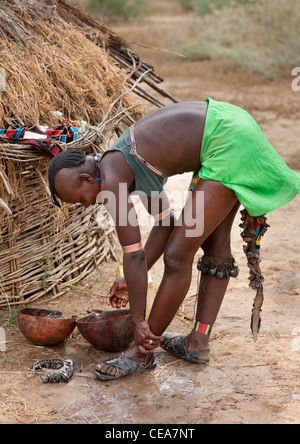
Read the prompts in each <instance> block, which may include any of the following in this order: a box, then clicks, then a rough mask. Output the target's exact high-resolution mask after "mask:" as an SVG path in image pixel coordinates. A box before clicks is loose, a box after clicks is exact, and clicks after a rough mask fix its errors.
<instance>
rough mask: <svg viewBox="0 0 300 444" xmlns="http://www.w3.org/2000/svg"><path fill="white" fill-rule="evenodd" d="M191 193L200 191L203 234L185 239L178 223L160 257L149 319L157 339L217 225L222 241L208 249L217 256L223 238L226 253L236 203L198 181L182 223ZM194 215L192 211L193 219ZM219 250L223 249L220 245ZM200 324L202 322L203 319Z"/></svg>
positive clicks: (225, 192)
mask: <svg viewBox="0 0 300 444" xmlns="http://www.w3.org/2000/svg"><path fill="white" fill-rule="evenodd" d="M195 191H204V209H203V214H200V217H204V229H203V233H202V234H201V236H198V237H197V238H194V237H187V236H186V232H187V230H188V227H187V226H186V225H185V224H179V226H176V227H175V229H174V230H173V233H172V235H171V237H170V240H169V243H168V245H167V248H166V251H165V255H164V261H165V270H164V276H163V279H162V282H161V284H160V287H159V290H158V292H157V295H156V298H155V301H154V304H153V308H152V311H151V313H150V316H149V325H150V329H151V331H152V332H153V333H154V334H155V335H158V336H159V335H161V334H162V333H163V332H164V331H165V330H166V328H167V327H168V325H169V324H170V323H171V321H172V320H173V318H174V316H175V314H176V313H177V311H178V309H179V307H180V305H181V304H182V302H183V300H184V298H185V296H186V294H187V292H188V290H189V287H190V283H191V276H192V265H193V260H194V256H195V254H196V253H197V251H198V249H199V248H200V247H201V246H205V245H206V247H207V252H208V251H209V250H208V245H209V244H210V245H213V242H212V240H211V241H209V240H208V239H209V238H210V237H211V239H213V238H216V236H215V235H213V234H212V233H215V232H216V233H217V231H216V230H217V227H219V226H220V228H219V230H218V232H219V233H222V241H221V242H218V243H217V242H215V244H217V246H216V247H214V248H215V250H212V248H210V252H211V253H212V252H214V251H215V252H216V253H217V252H218V254H216V255H217V256H219V250H218V247H220V244H223V240H225V239H226V245H227V247H226V248H227V251H230V229H231V226H232V220H233V219H234V216H233V212H234V214H235V213H236V211H237V204H238V201H237V198H236V196H235V194H234V192H233V191H231V190H229V189H228V188H226V187H224V186H223V185H222V184H220V183H219V182H214V181H206V180H200V181H199V182H198V184H197V185H196V187H195V189H194V191H193V193H192V194H191V196H190V199H189V201H188V202H187V204H186V206H185V208H184V209H183V218H182V219H183V220H185V217H184V213H185V212H187V211H190V209H191V206H193V203H195V202H196V193H195ZM193 201H195V202H193ZM195 215H196V213H195V211H193V217H195ZM223 221H224V225H223ZM228 221H229V222H228ZM229 227H230V229H229ZM218 238H219V239H220V238H221V236H220V235H219V236H218ZM206 240H207V243H206ZM228 245H229V246H228ZM221 248H224V245H222V246H221ZM227 251H225V249H224V252H223V254H224V255H225V254H227ZM207 254H208V253H207ZM214 280H216V279H214ZM227 284H228V282H227ZM216 285H221V287H222V292H224V293H225V290H226V288H223V287H225V286H224V282H222V283H221V284H220V282H218V283H217V284H216ZM226 287H227V285H226ZM213 304H214V301H213V300H211V301H209V303H208V307H209V310H212V313H213V312H215V311H216V310H215V309H214V308H213ZM220 305H221V304H220ZM219 308H220V307H219ZM201 322H205V319H203V320H202V321H201Z"/></svg>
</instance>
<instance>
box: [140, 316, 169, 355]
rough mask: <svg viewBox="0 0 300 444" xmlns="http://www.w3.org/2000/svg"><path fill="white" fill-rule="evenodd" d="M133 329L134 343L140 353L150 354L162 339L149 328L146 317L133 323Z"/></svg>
mask: <svg viewBox="0 0 300 444" xmlns="http://www.w3.org/2000/svg"><path fill="white" fill-rule="evenodd" d="M133 330H134V339H135V343H136V346H137V347H138V349H139V351H140V353H143V354H146V355H148V354H152V353H153V351H154V349H155V348H156V347H158V346H159V344H160V343H161V341H162V338H161V336H155V335H154V334H153V333H152V331H151V330H150V327H149V323H148V319H144V320H143V321H140V322H138V323H134V325H133Z"/></svg>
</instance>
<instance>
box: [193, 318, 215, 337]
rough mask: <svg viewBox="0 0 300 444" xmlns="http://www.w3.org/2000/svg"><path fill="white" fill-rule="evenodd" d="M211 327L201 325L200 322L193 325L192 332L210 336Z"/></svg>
mask: <svg viewBox="0 0 300 444" xmlns="http://www.w3.org/2000/svg"><path fill="white" fill-rule="evenodd" d="M212 327H213V326H212V325H209V324H203V323H202V322H198V321H196V322H195V325H194V331H197V332H198V333H202V334H203V335H206V336H210V334H211V331H212Z"/></svg>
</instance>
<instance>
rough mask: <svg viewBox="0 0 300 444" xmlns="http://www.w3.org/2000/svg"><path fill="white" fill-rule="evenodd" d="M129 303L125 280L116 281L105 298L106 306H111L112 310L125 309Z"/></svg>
mask: <svg viewBox="0 0 300 444" xmlns="http://www.w3.org/2000/svg"><path fill="white" fill-rule="evenodd" d="M128 301H129V296H128V291H127V285H126V281H125V278H124V277H122V278H120V279H117V280H116V281H115V282H114V284H113V286H112V287H111V289H110V291H109V293H108V295H107V297H106V303H107V305H111V306H112V307H113V308H121V307H126V305H127V304H128Z"/></svg>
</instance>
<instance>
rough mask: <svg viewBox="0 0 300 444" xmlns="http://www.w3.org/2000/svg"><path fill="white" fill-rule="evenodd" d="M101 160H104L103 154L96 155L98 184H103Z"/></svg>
mask: <svg viewBox="0 0 300 444" xmlns="http://www.w3.org/2000/svg"><path fill="white" fill-rule="evenodd" d="M101 159H102V154H96V156H95V161H96V170H97V182H101V176H100V162H101Z"/></svg>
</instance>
